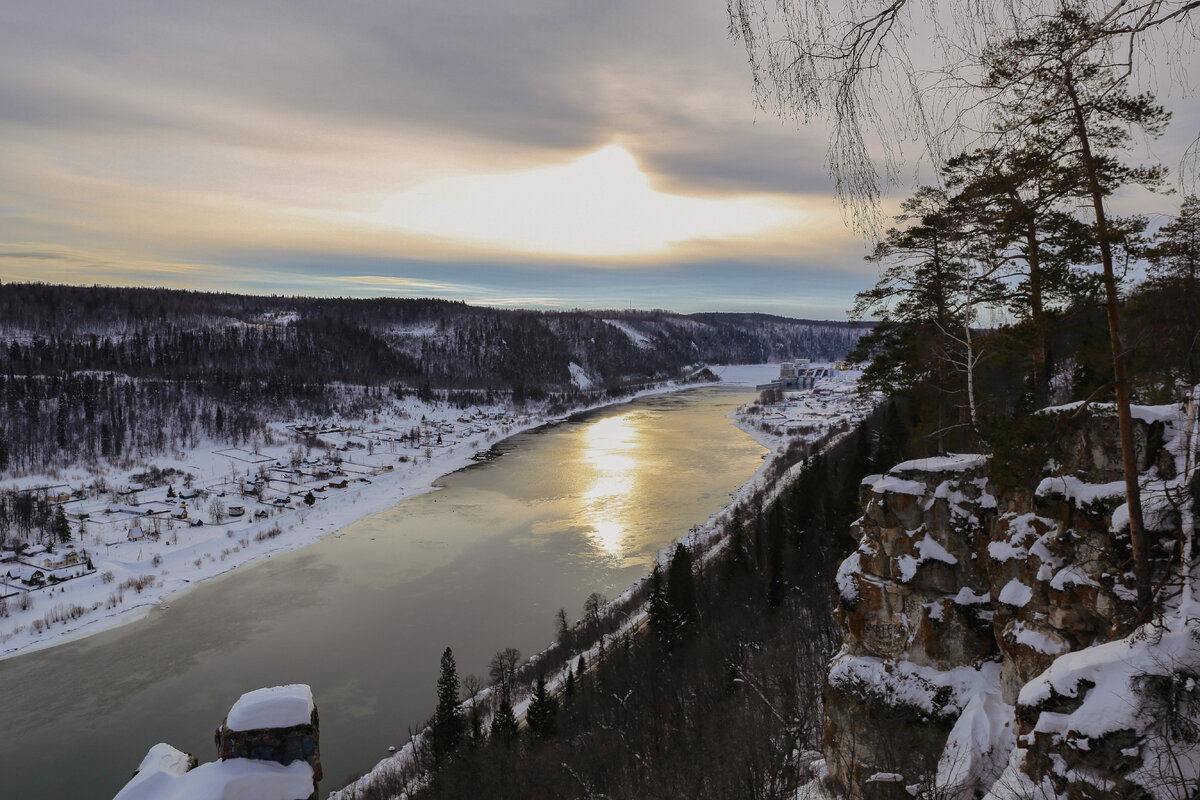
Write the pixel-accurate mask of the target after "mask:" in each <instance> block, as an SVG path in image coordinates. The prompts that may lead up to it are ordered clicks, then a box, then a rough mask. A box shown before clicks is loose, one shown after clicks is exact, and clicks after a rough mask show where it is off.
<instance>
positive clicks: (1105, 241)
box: [1063, 67, 1152, 614]
mask: <svg viewBox="0 0 1200 800" xmlns="http://www.w3.org/2000/svg"><path fill="white" fill-rule="evenodd" d="M1063 88H1064V89H1065V90H1066V92H1067V96H1068V97H1069V98H1070V100H1071V108H1072V110H1073V111H1074V118H1075V135H1076V137H1077V138H1078V139H1079V149H1080V153H1081V157H1082V161H1083V170H1084V174H1085V175H1086V177H1087V183H1088V191H1089V193H1090V194H1091V197H1092V209H1093V211H1094V212H1095V217H1096V238H1097V239H1099V241H1100V263H1101V266H1102V267H1103V269H1104V278H1103V282H1104V308H1105V312H1106V313H1107V315H1108V333H1109V340H1110V342H1111V344H1112V359H1113V386H1114V389H1115V391H1116V400H1117V403H1116V405H1117V426H1118V428H1119V430H1120V435H1121V465H1122V468H1123V471H1124V473H1125V496H1126V502H1127V504H1128V508H1129V539H1130V544H1131V545H1132V548H1133V573H1134V580H1135V581H1136V583H1137V603H1138V609H1139V611H1141V612H1142V613H1143V614H1144V613H1145V612H1146V611H1147V609H1149V608H1150V602H1151V599H1152V598H1151V593H1150V564H1149V563H1148V562H1147V560H1146V531H1145V526H1144V525H1143V522H1142V495H1141V489H1140V487H1139V486H1138V470H1137V452H1136V450H1135V449H1134V444H1133V414H1132V413H1131V411H1130V408H1129V377H1128V373H1127V371H1126V364H1125V355H1126V354H1125V345H1124V343H1123V342H1122V339H1121V320H1120V315H1119V313H1118V296H1117V279H1116V273H1115V271H1114V269H1113V254H1112V242H1111V241H1110V240H1109V237H1110V231H1109V228H1108V217H1107V215H1106V214H1105V212H1104V191H1103V189H1102V188H1101V186H1100V174H1099V170H1098V167H1097V165H1096V160H1095V158H1094V157H1093V156H1092V148H1091V140H1090V139H1089V137H1088V129H1087V121H1086V120H1085V118H1084V114H1083V107H1082V106H1081V105H1080V103H1079V95H1078V93H1077V92H1076V90H1075V80H1074V76H1073V75H1072V73H1071V69H1070V67H1067V69H1066V70H1065V71H1064V72H1063Z"/></svg>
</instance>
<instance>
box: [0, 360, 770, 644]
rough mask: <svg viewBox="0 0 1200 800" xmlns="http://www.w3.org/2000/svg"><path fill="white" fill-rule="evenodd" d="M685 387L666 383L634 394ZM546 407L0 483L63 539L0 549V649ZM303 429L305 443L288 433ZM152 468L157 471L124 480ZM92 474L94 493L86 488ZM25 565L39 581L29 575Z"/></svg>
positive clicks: (387, 487) (432, 418)
mask: <svg viewBox="0 0 1200 800" xmlns="http://www.w3.org/2000/svg"><path fill="white" fill-rule="evenodd" d="M772 369H777V368H772ZM735 371H736V372H739V374H740V372H741V371H744V368H735ZM693 387H694V385H679V384H675V383H666V384H664V385H662V386H660V387H658V388H655V389H649V390H646V391H644V392H641V393H639V394H638V395H635V396H643V395H647V394H656V393H663V392H673V391H680V390H683V389H687V388H693ZM629 399H632V397H630V398H626V399H625V400H623V401H621V402H627V401H628V400H629ZM602 405H607V404H605V403H600V404H597V405H596V406H593V407H599V406H602ZM583 410H586V409H584V408H579V409H575V410H574V411H572V413H576V412H578V411H583ZM549 419H550V418H549V417H548V416H547V415H546V414H544V413H538V412H537V411H536V410H531V411H530V412H529V413H514V412H513V411H512V410H511V409H507V408H504V407H501V406H476V407H471V408H468V409H466V410H461V409H457V408H454V407H450V406H447V405H445V404H440V403H433V404H428V403H423V402H421V401H420V400H417V399H416V398H411V397H410V398H406V399H405V400H404V401H402V403H401V404H398V405H397V406H396V407H395V408H394V409H393V411H392V412H390V413H388V414H376V415H373V416H371V417H370V418H369V419H365V420H346V419H325V420H299V421H291V422H287V423H283V422H281V423H277V424H275V425H273V426H272V429H273V431H272V432H273V436H272V438H273V440H274V441H275V442H276V444H259V445H257V446H247V447H242V448H238V447H230V446H228V445H226V444H218V443H214V442H201V443H200V444H199V445H198V446H197V447H196V448H195V449H193V450H191V451H188V452H181V453H177V454H175V457H174V458H167V457H162V458H158V459H155V460H154V462H153V463H152V464H147V465H145V468H144V469H137V470H132V471H120V470H117V469H115V468H113V469H109V470H108V471H106V472H104V473H101V474H96V473H95V472H92V471H89V470H86V469H82V468H80V469H77V470H70V471H64V472H63V473H61V474H56V475H53V476H49V475H35V476H24V477H22V478H20V479H14V480H9V481H5V482H4V483H3V484H0V486H2V487H3V488H23V489H31V490H32V489H36V488H40V487H45V488H44V489H43V491H45V492H47V493H48V494H49V495H50V496H51V498H52V499H54V498H59V499H61V500H62V501H63V502H62V507H63V508H64V509H65V510H66V512H67V517H68V520H69V523H70V526H71V532H72V542H71V544H70V545H60V546H58V547H56V548H55V550H54V551H53V552H42V551H40V550H39V548H37V547H35V548H30V549H28V550H26V551H25V553H23V554H21V555H20V556H17V554H16V553H14V552H12V551H4V552H3V553H0V597H2V598H3V599H2V600H0V659H3V658H8V657H11V656H13V655H16V654H18V653H25V652H31V651H33V650H38V649H41V648H43V647H48V646H50V645H54V644H59V643H61V642H65V641H68V640H71V639H76V638H80V637H83V636H88V635H91V634H93V633H98V632H100V631H103V630H107V629H109V628H112V627H115V626H116V625H120V624H124V623H126V622H131V621H133V620H136V619H139V618H140V617H141V616H143V615H145V614H146V613H149V611H150V610H151V609H153V608H154V607H156V606H158V607H160V608H167V607H168V606H167V605H165V604H164V601H165V600H167V598H169V597H170V596H171V595H173V594H174V593H176V592H179V591H184V590H186V589H188V588H189V587H191V586H193V585H195V584H197V583H199V582H200V581H203V580H206V579H209V578H212V577H215V576H217V575H220V574H222V573H225V572H228V571H230V570H232V569H236V568H237V567H239V566H242V565H243V564H247V563H249V562H251V561H256V560H258V559H262V558H268V557H270V556H271V555H273V554H277V553H283V552H287V551H289V550H294V549H296V548H299V547H303V546H304V545H307V544H311V543H313V542H315V541H317V540H318V539H320V538H321V537H323V536H325V535H326V534H330V533H334V532H336V531H337V530H339V529H340V528H343V527H345V526H346V525H348V524H350V523H351V522H354V521H355V520H358V519H360V518H362V517H365V516H367V515H369V514H373V513H376V512H379V511H383V510H385V509H388V508H390V507H392V506H394V505H395V504H396V503H397V502H399V501H401V500H403V499H405V498H408V497H412V496H414V495H417V494H421V493H424V492H429V491H432V490H433V483H434V481H436V480H437V479H438V478H439V477H441V476H443V475H447V474H449V473H451V472H454V471H456V470H458V469H461V468H463V467H465V466H468V465H469V464H471V463H472V460H473V459H476V458H479V457H481V456H482V454H483V453H485V452H486V451H487V450H488V449H489V448H491V447H492V445H494V444H495V443H496V442H498V441H500V440H501V439H504V438H506V437H509V436H512V435H513V434H516V433H520V432H521V431H525V430H529V429H532V428H535V427H538V426H539V425H543V424H545V423H546V422H547V421H549ZM306 440H307V441H308V442H309V443H311V445H305V444H303V443H299V442H304V441H306ZM152 469H157V470H158V471H159V474H160V475H165V476H166V477H164V478H160V479H159V480H157V481H148V480H144V481H142V482H139V481H138V480H136V478H138V477H139V476H140V475H141V474H143V473H146V472H148V471H151V470H152ZM97 478H100V479H103V481H104V482H105V483H106V484H107V485H108V486H109V487H110V488H109V490H108V491H104V492H99V493H98V492H96V491H95V489H94V487H95V484H96V481H97ZM152 483H154V484H157V485H151V484H152ZM310 498H311V501H312V502H311V503H309V502H307V500H308V499H310ZM38 572H40V573H41V577H42V578H43V579H44V580H45V585H42V586H37V585H31V583H30V581H36V580H37V577H36V576H35V574H34V573H38Z"/></svg>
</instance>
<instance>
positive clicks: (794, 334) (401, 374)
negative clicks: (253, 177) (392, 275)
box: [0, 283, 863, 475]
mask: <svg viewBox="0 0 1200 800" xmlns="http://www.w3.org/2000/svg"><path fill="white" fill-rule="evenodd" d="M862 330H863V329H862V328H859V327H854V326H851V325H849V324H847V323H839V322H815V321H809V320H795V319H787V318H784V317H774V316H768V315H763V314H692V315H680V314H672V313H669V312H666V311H569V312H548V311H523V310H503V309H493V308H482V307H475V306H469V305H466V304H464V303H461V302H450V301H444V300H431V299H416V300H410V299H390V298H389V299H347V298H313V297H278V296H272V297H259V296H252V295H236V294H219V293H211V292H188V291H178V290H168V289H126V288H111V287H100V286H93V287H75V286H52V285H46V284H36V283H34V284H30V283H10V284H0V401H2V402H3V408H4V414H3V418H2V421H0V475H2V474H6V473H7V474H12V473H19V472H29V471H39V470H46V469H49V468H53V467H60V466H64V465H66V464H73V463H95V462H96V461H97V460H100V459H106V460H110V461H112V462H114V463H122V464H125V463H128V464H132V463H133V462H132V461H131V459H137V458H145V457H148V456H153V455H155V454H160V453H165V452H173V451H174V450H178V449H183V448H185V447H189V446H195V444H196V443H197V442H198V441H199V440H200V439H201V438H203V437H210V438H213V439H216V440H218V441H228V442H232V443H246V442H250V441H252V440H253V438H254V437H255V436H260V435H262V432H263V431H264V430H265V424H266V422H267V421H269V420H272V419H274V420H279V419H293V418H300V417H312V416H326V415H329V414H331V413H334V412H338V413H341V414H342V415H344V416H347V417H355V416H359V415H362V414H364V413H369V412H370V411H371V410H375V409H379V408H382V407H383V406H384V405H385V404H388V403H391V402H392V401H393V400H395V399H397V398H398V397H403V396H404V395H406V394H417V395H419V396H421V397H423V398H425V399H433V398H438V399H442V400H446V401H448V402H454V403H458V404H459V405H463V406H466V405H471V404H474V403H478V402H485V401H500V400H511V401H512V402H513V403H514V404H515V405H518V406H520V405H522V404H524V403H525V402H527V401H530V400H534V401H549V402H550V403H551V404H552V405H554V406H556V407H561V408H564V409H565V408H568V407H570V406H571V405H574V404H578V403H582V402H584V401H586V400H588V399H589V398H591V397H594V396H595V395H596V394H597V393H601V392H604V393H608V394H611V395H619V394H622V393H624V392H627V391H630V390H631V389H635V388H638V387H640V386H643V385H645V384H647V383H650V382H654V381H662V380H670V379H677V378H684V377H688V376H690V375H693V374H695V373H696V372H697V371H698V370H700V369H701V368H702V367H703V366H705V365H710V364H734V363H764V362H769V361H777V360H783V359H788V358H793V357H800V358H812V359H814V360H831V359H837V358H842V357H844V356H845V355H846V353H847V352H848V351H849V350H851V349H852V348H853V347H854V345H855V344H856V343H857V341H858V338H859V335H860V333H861V332H862ZM572 364H575V365H577V366H578V369H581V370H582V371H583V373H584V374H585V375H586V376H587V379H588V380H589V381H590V382H591V384H592V385H591V386H590V387H587V388H586V389H584V388H581V387H580V385H578V384H577V383H576V382H575V381H573V380H572V372H571V365H572Z"/></svg>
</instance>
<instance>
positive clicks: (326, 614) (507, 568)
mask: <svg viewBox="0 0 1200 800" xmlns="http://www.w3.org/2000/svg"><path fill="white" fill-rule="evenodd" d="M752 397H753V395H752V394H751V393H749V392H747V391H745V390H736V389H730V388H720V387H708V388H702V389H695V390H691V391H687V392H683V393H679V394H671V395H655V396H650V397H645V398H642V399H639V400H636V401H634V402H633V403H630V404H627V405H621V406H614V407H610V408H606V409H602V410H599V411H594V412H590V413H587V414H584V415H581V416H580V417H577V418H574V419H572V420H570V421H568V422H564V423H561V424H558V425H554V426H549V427H546V428H542V429H539V430H537V431H533V432H529V433H523V434H519V435H517V436H514V437H513V438H511V439H509V440H507V441H505V442H503V443H501V444H500V445H499V446H498V447H497V449H498V450H500V451H502V452H503V453H504V456H503V457H502V458H499V459H496V460H494V461H491V462H487V463H484V464H481V465H479V466H475V467H471V468H469V469H466V470H462V471H460V472H457V473H454V474H452V475H449V476H446V477H445V478H443V479H441V480H440V481H438V486H440V487H442V488H441V490H440V491H437V492H434V493H432V494H427V495H422V496H419V497H415V498H411V499H408V500H405V501H403V502H401V503H399V504H398V505H396V506H394V507H393V508H391V509H389V510H387V511H384V512H382V513H379V514H376V515H374V516H370V517H367V518H365V519H362V520H360V521H359V522H356V523H354V524H353V525H350V526H349V527H347V528H344V529H343V530H341V531H339V532H338V533H337V534H334V535H331V536H327V537H326V538H325V539H323V540H321V541H320V542H318V543H317V544H314V545H312V546H309V547H306V548H303V549H300V550H297V551H294V552H291V553H287V554H284V555H279V556H274V557H272V558H269V559H267V560H265V561H262V562H259V563H256V564H253V565H248V566H245V567H242V568H239V569H237V570H235V571H233V572H230V573H228V574H226V575H224V576H221V577H219V578H216V579H213V580H211V581H208V582H205V583H204V584H202V585H200V586H198V587H196V588H195V589H193V590H192V591H190V592H188V593H187V594H186V595H183V596H181V597H176V598H172V599H171V600H169V601H168V605H169V608H163V607H159V608H155V609H153V610H152V611H151V613H150V614H149V616H148V617H147V618H145V619H143V620H141V621H138V622H135V623H132V624H129V625H126V626H124V627H121V628H118V629H115V630H112V631H108V632H105V633H101V634H97V635H95V636H92V637H90V638H87V639H83V640H80V641H76V642H71V643H68V644H64V645H60V646H58V647H54V648H51V649H48V650H44V651H41V652H36V653H31V654H29V655H25V656H19V657H16V658H12V659H9V660H7V661H3V662H0V797H5V798H8V797H12V798H18V797H19V798H24V799H26V800H34V799H35V798H46V799H47V800H49V799H50V798H54V799H55V800H58V799H59V798H80V799H81V800H83V799H86V798H110V797H112V795H113V794H115V793H116V791H117V790H118V789H119V788H120V787H121V786H122V785H123V784H124V782H125V781H126V780H128V778H129V776H130V774H131V773H132V772H133V770H134V769H135V768H136V767H137V764H138V762H139V761H140V760H141V758H142V756H143V755H144V754H145V752H146V750H147V749H148V748H149V747H150V746H151V745H153V744H155V743H156V742H160V741H162V742H169V743H171V744H173V745H175V746H176V747H179V748H181V749H183V750H187V751H189V752H192V753H194V754H196V755H198V756H199V757H200V760H201V761H202V762H203V761H210V760H212V759H213V757H214V753H213V740H212V731H213V729H214V728H215V727H216V726H217V724H218V723H220V721H221V718H222V717H223V716H224V714H225V712H226V711H227V710H228V709H229V706H230V705H231V704H232V703H233V701H234V700H236V699H237V697H238V696H239V695H240V694H241V693H242V692H245V691H248V690H250V689H254V688H258V687H260V686H272V685H276V684H283V683H308V684H311V685H312V687H313V691H314V694H315V696H316V699H317V704H318V706H319V707H320V711H321V755H322V761H323V762H324V767H325V780H324V781H323V782H322V784H321V790H322V791H321V795H322V796H324V794H325V793H327V792H328V791H329V790H331V789H334V788H337V787H339V786H341V785H342V784H344V783H346V782H347V781H348V780H349V779H350V778H351V777H354V776H356V775H357V774H358V773H361V772H363V771H365V770H367V769H369V768H370V767H371V766H372V765H373V764H374V763H375V762H376V761H378V760H379V759H380V758H381V757H383V756H384V755H386V749H387V746H388V745H396V746H397V747H399V746H401V745H403V744H404V743H405V742H406V741H407V739H408V729H409V728H410V727H416V726H417V725H418V724H419V723H420V721H421V720H423V719H424V718H425V717H427V716H428V715H429V714H430V713H431V712H432V709H433V705H434V684H435V681H436V679H437V673H438V659H439V658H440V656H441V653H442V650H443V649H444V648H445V647H447V646H449V647H452V648H453V649H454V653H455V656H456V658H457V661H458V666H459V673H460V674H467V673H476V674H485V673H486V664H487V660H488V658H489V657H490V656H491V654H492V653H493V652H495V651H496V650H498V649H501V648H505V647H517V648H519V649H520V650H521V651H522V653H524V654H526V655H528V654H531V653H533V652H536V651H538V650H541V649H542V648H544V647H545V646H546V645H548V644H549V643H550V641H551V640H552V639H553V636H554V622H553V617H554V612H555V611H556V610H557V609H558V608H560V607H565V608H566V609H567V611H568V613H570V614H571V615H572V618H575V617H578V616H580V615H581V613H582V605H583V601H584V598H586V597H587V595H588V594H589V593H590V592H593V591H598V592H602V593H605V594H607V595H609V596H615V595H617V594H619V593H620V592H621V591H623V590H624V589H625V588H626V587H627V586H628V585H629V584H631V583H633V582H634V581H636V580H637V579H638V578H639V577H641V576H642V575H643V574H645V573H646V572H647V571H648V569H649V565H650V561H651V559H652V558H653V556H654V554H655V553H656V552H657V551H658V550H659V549H661V548H662V547H664V546H665V545H666V544H667V543H669V542H670V541H671V540H673V539H675V538H677V537H679V536H681V535H683V534H684V533H686V532H687V530H688V528H690V527H691V526H692V525H694V524H697V523H700V522H703V521H705V520H707V518H708V515H709V514H710V513H713V512H715V511H717V510H719V509H720V508H721V507H722V506H723V505H724V504H725V503H727V502H728V500H729V493H730V492H733V491H736V490H737V489H738V488H739V487H740V486H741V485H742V484H743V483H744V482H745V481H746V480H748V479H749V478H750V476H751V475H752V474H753V473H754V471H755V470H756V469H757V468H758V467H759V466H760V465H761V464H762V461H761V458H760V457H761V455H762V453H763V452H764V451H763V448H762V447H760V446H759V445H758V444H756V443H755V442H754V441H753V440H752V439H751V438H750V437H749V436H747V435H746V434H745V433H743V432H741V431H740V430H738V429H737V428H736V427H734V425H733V424H732V422H731V421H730V420H729V419H727V418H726V416H725V415H726V413H727V412H728V411H729V410H731V409H732V408H734V407H736V406H738V405H740V404H742V403H745V402H747V401H749V400H751V399H752Z"/></svg>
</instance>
